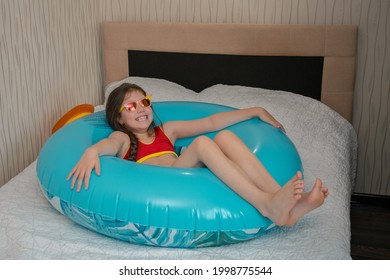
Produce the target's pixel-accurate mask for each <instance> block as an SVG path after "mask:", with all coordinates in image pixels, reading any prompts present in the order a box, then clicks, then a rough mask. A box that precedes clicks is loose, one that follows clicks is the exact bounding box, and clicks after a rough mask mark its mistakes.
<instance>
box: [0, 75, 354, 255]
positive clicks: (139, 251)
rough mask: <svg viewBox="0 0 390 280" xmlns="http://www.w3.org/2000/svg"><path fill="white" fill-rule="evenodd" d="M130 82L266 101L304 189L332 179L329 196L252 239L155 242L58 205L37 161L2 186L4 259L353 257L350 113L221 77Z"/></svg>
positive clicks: (211, 97) (169, 95) (216, 99)
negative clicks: (93, 226)
mask: <svg viewBox="0 0 390 280" xmlns="http://www.w3.org/2000/svg"><path fill="white" fill-rule="evenodd" d="M131 82H134V83H138V84H139V85H141V86H142V87H144V88H145V89H146V91H147V92H149V93H151V94H153V100H154V101H164V100H193V101H199V102H212V103H219V104H225V105H229V106H233V107H238V108H243V107H248V106H254V105H256V106H262V107H264V108H266V109H267V110H268V111H269V112H271V113H272V114H273V115H274V116H275V117H276V118H277V119H278V120H279V121H280V122H281V123H282V124H283V125H284V127H285V128H286V130H287V134H288V135H289V137H290V138H291V139H292V141H293V142H294V143H295V145H296V147H297V149H298V151H299V153H300V155H301V158H302V162H303V166H304V174H305V179H304V181H305V189H306V190H309V189H310V188H311V186H312V185H313V183H314V181H315V178H316V177H319V178H321V179H322V180H323V182H324V184H325V185H327V186H328V187H329V191H330V194H329V197H328V198H327V200H326V201H325V203H324V205H323V206H321V207H320V208H318V209H316V210H314V211H312V212H311V213H309V214H307V215H306V216H305V217H303V218H302V219H301V220H300V221H298V223H297V224H295V225H294V226H292V227H274V228H272V229H271V230H269V231H267V232H266V233H265V234H264V235H263V236H261V237H260V238H257V239H254V240H251V241H247V242H242V243H238V244H233V245H227V246H220V247H209V248H199V249H173V248H158V247H149V246H142V245H136V244H130V243H126V242H123V241H119V240H116V239H113V238H110V237H106V236H103V235H100V234H98V233H95V232H93V231H90V230H88V229H86V228H83V227H81V226H79V225H77V224H75V223H74V222H72V221H71V220H70V219H68V218H67V217H65V216H63V215H62V214H60V213H59V212H57V211H56V210H55V209H54V208H53V207H52V206H51V205H50V204H49V202H48V201H47V200H46V199H45V198H44V196H43V195H42V193H41V191H40V187H39V184H38V180H37V176H36V161H35V162H33V163H32V164H31V165H29V166H28V167H27V168H26V169H25V170H24V171H23V172H21V173H20V174H19V175H17V176H16V177H14V178H13V179H12V180H10V181H9V182H8V183H7V184H5V185H4V186H3V187H1V188H0V259H350V258H351V257H350V220H349V203H350V195H351V189H352V187H353V184H354V178H355V170H356V148H357V142H356V141H357V140H356V133H355V132H354V130H353V128H352V126H351V125H350V124H349V123H348V122H347V121H346V120H345V119H343V118H342V117H340V116H339V115H338V114H337V113H335V112H334V111H332V110H331V109H329V108H328V107H327V106H325V105H323V104H321V103H320V102H318V101H315V100H313V99H310V98H307V97H303V96H297V95H294V94H292V93H288V92H275V91H270V90H264V89H257V88H248V87H240V86H226V85H216V86H213V87H210V88H208V89H206V90H204V91H202V92H201V93H199V94H197V93H194V92H190V91H188V90H185V89H184V88H182V87H179V86H177V85H174V84H172V83H170V82H166V81H159V80H156V79H145V78H132V79H131ZM162 84H163V85H162ZM113 87H115V85H114V84H113V85H111V87H110V86H109V87H108V88H107V92H109V91H110V90H112V88H113ZM97 109H101V107H100V108H97Z"/></svg>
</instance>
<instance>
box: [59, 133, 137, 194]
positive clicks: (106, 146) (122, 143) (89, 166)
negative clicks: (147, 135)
mask: <svg viewBox="0 0 390 280" xmlns="http://www.w3.org/2000/svg"><path fill="white" fill-rule="evenodd" d="M129 145H130V139H129V137H128V136H127V135H126V134H125V133H123V132H120V131H114V132H113V133H111V135H110V136H109V137H108V138H106V139H103V140H101V141H99V142H98V143H96V144H95V145H93V146H91V147H89V148H88V149H86V150H85V152H84V154H83V155H82V156H81V158H80V160H79V161H78V163H77V164H76V166H75V167H74V168H73V169H72V171H71V172H70V173H69V175H68V178H67V179H66V180H70V178H72V176H73V178H72V184H71V188H72V189H73V188H74V187H75V184H76V181H78V182H77V191H80V189H81V185H82V183H83V181H84V188H85V189H86V190H87V189H88V185H89V179H90V177H91V172H92V170H93V169H95V172H96V175H100V160H99V156H103V155H111V156H116V155H117V154H121V153H123V150H124V149H126V147H127V148H128V147H129Z"/></svg>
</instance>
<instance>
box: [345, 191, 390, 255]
mask: <svg viewBox="0 0 390 280" xmlns="http://www.w3.org/2000/svg"><path fill="white" fill-rule="evenodd" d="M351 231H352V236H351V256H352V259H356V260H390V199H389V198H386V199H379V200H375V199H374V200H372V199H368V200H367V198H364V197H363V198H361V197H359V196H356V195H355V196H352V202H351Z"/></svg>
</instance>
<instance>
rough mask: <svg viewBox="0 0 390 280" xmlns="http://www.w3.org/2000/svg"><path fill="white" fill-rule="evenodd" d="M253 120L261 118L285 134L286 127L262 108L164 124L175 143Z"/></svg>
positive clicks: (165, 129) (166, 131)
mask: <svg viewBox="0 0 390 280" xmlns="http://www.w3.org/2000/svg"><path fill="white" fill-rule="evenodd" d="M251 118H259V119H261V120H263V121H264V122H267V123H269V124H271V125H273V126H274V127H277V128H280V129H281V130H282V131H284V132H285V130H284V127H283V126H282V125H281V124H280V123H279V122H278V121H277V120H276V119H275V118H274V117H273V116H272V115H271V114H270V113H268V112H267V110H265V109H264V108H262V107H252V108H246V109H240V110H233V111H229V112H223V113H217V114H214V115H211V116H209V117H206V118H202V119H197V120H191V121H172V122H167V123H165V124H164V131H165V133H166V134H167V135H168V136H169V137H170V139H171V140H172V141H173V142H174V141H176V140H177V139H179V138H184V137H190V136H195V135H198V134H202V133H206V132H212V131H217V130H221V129H224V128H226V127H228V126H230V125H233V124H236V123H239V122H242V121H245V120H248V119H251Z"/></svg>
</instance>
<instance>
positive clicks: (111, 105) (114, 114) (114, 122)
mask: <svg viewBox="0 0 390 280" xmlns="http://www.w3.org/2000/svg"><path fill="white" fill-rule="evenodd" d="M134 91H139V92H141V93H142V94H143V95H145V96H146V92H145V91H144V90H143V89H142V88H141V87H140V86H138V85H135V84H130V83H124V84H122V85H120V86H119V87H117V88H116V89H114V90H113V91H112V92H111V94H110V95H109V97H108V99H107V103H106V118H107V121H108V123H109V124H110V126H111V127H112V128H113V129H114V130H117V131H122V132H124V133H126V134H127V135H128V136H129V138H130V153H129V157H128V160H131V161H135V159H136V157H137V152H138V138H137V136H135V134H134V133H133V132H131V131H130V130H129V129H127V128H126V127H125V126H124V125H121V124H120V123H119V122H118V117H119V115H120V113H119V110H120V108H121V106H122V103H123V100H124V99H125V96H126V94H127V93H131V92H134ZM155 126H156V125H155V123H154V122H152V123H151V124H150V127H149V131H150V130H152V129H153V128H154V127H155Z"/></svg>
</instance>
